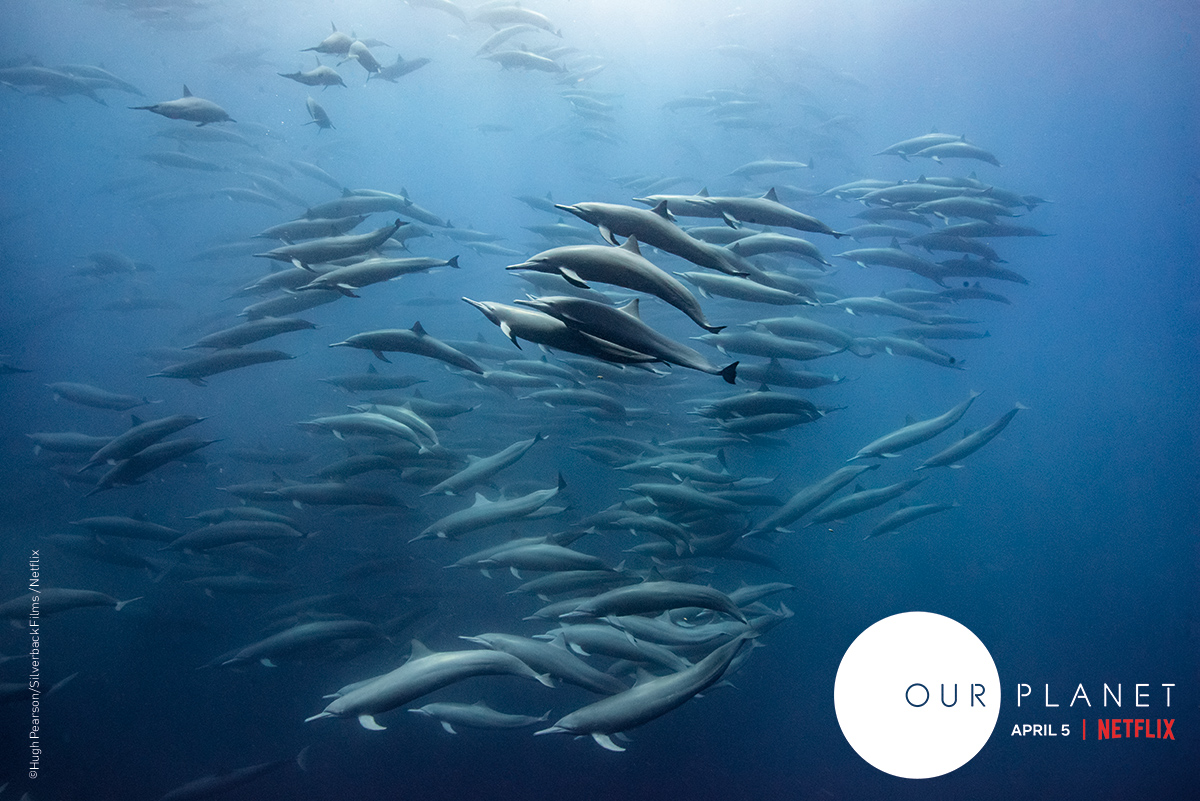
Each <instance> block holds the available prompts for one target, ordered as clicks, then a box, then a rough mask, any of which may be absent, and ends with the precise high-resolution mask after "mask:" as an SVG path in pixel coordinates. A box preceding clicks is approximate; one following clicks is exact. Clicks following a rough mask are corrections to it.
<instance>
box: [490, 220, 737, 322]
mask: <svg viewBox="0 0 1200 801" xmlns="http://www.w3.org/2000/svg"><path fill="white" fill-rule="evenodd" d="M505 269H508V270H536V271H538V272H544V273H550V274H557V275H560V276H562V277H563V278H564V279H566V280H567V282H569V283H571V284H572V285H574V286H577V287H580V288H583V289H588V288H589V287H588V285H587V282H588V281H598V282H600V283H602V284H612V285H614V286H621V287H625V288H626V289H632V290H635V291H637V292H646V293H648V294H651V295H654V296H655V297H657V298H659V299H660V300H663V301H665V302H667V303H669V304H670V305H672V306H674V307H675V308H677V309H679V310H680V311H681V312H683V313H684V314H686V315H687V316H688V317H690V318H691V319H692V321H693V322H695V323H696V325H698V326H700V327H701V328H703V329H704V330H706V331H708V332H709V333H712V334H715V333H717V332H718V331H720V330H721V329H722V328H724V326H715V325H711V324H710V323H709V322H708V320H707V319H706V318H705V316H704V311H703V309H701V308H700V302H699V301H697V300H696V297H695V296H694V295H693V294H692V293H691V292H690V291H688V288H687V287H685V286H684V285H683V284H681V283H680V282H679V281H677V280H676V279H674V278H672V277H671V275H670V274H669V273H667V272H665V271H663V270H661V269H659V268H658V267H656V266H655V265H654V264H653V263H651V262H650V261H649V260H648V259H646V258H645V257H643V256H642V252H641V250H640V249H639V248H638V241H637V237H636V236H630V237H629V238H628V239H626V240H625V244H623V245H621V246H620V247H616V248H611V247H604V246H602V245H569V246H566V247H558V248H551V249H550V250H543V251H542V252H541V253H538V254H537V255H535V256H532V257H531V258H530V259H529V260H528V261H525V262H522V263H521V264H513V265H510V266H508V267H506V268H505Z"/></svg>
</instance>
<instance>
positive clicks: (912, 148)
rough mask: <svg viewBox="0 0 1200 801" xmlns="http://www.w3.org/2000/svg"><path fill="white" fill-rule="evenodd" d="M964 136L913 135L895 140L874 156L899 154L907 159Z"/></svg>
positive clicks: (959, 139)
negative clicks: (901, 139) (902, 139)
mask: <svg viewBox="0 0 1200 801" xmlns="http://www.w3.org/2000/svg"><path fill="white" fill-rule="evenodd" d="M963 141H966V137H964V136H957V135H955V134H944V133H937V132H936V131H935V132H933V133H927V134H924V135H922V136H914V137H913V138H912V139H905V140H904V141H902V142H897V143H896V144H894V145H889V146H888V147H886V148H884V149H883V150H881V151H879V152H878V153H876V154H875V155H876V156H899V157H900V158H902V159H904V160H905V161H908V157H909V156H911V155H914V154H916V153H919V152H921V151H922V150H924V149H925V148H927V147H933V146H934V145H944V144H946V143H947V142H963Z"/></svg>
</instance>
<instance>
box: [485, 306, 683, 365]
mask: <svg viewBox="0 0 1200 801" xmlns="http://www.w3.org/2000/svg"><path fill="white" fill-rule="evenodd" d="M463 300H465V301H466V302H467V303H469V304H471V305H472V306H474V307H475V308H477V309H479V311H481V312H483V315H484V317H487V318H488V320H490V321H491V322H492V323H494V324H496V325H497V326H499V327H500V331H501V333H503V334H504V336H506V337H508V338H509V339H510V340H512V343H513V344H514V345H516V346H517V347H518V348H519V347H521V346H520V344H519V343H518V342H517V340H518V339H524V340H526V341H528V342H534V343H536V344H538V345H543V346H545V347H547V348H556V349H558V350H565V351H567V352H568V353H577V354H579V355H581V356H591V357H592V358H596V359H603V360H604V361H607V362H612V363H614V364H646V363H649V362H657V361H660V360H659V359H658V357H656V356H652V355H648V354H645V353H639V352H638V351H634V350H630V349H629V348H625V347H621V346H619V345H616V344H614V343H612V342H604V341H601V340H598V339H596V338H595V337H589V336H587V335H586V334H583V333H580V332H579V331H576V330H575V329H574V328H571V327H570V326H568V325H567V324H566V323H564V322H563V321H562V320H560V319H558V318H557V317H553V316H551V315H549V314H546V313H545V312H542V311H536V310H534V309H527V308H522V307H520V306H509V305H507V304H504V303H492V302H485V301H478V300H471V299H470V298H463Z"/></svg>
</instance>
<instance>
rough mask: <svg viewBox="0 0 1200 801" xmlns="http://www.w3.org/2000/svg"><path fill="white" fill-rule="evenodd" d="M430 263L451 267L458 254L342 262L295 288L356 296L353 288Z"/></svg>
mask: <svg viewBox="0 0 1200 801" xmlns="http://www.w3.org/2000/svg"><path fill="white" fill-rule="evenodd" d="M434 267H454V268H455V269H457V268H458V256H454V257H452V258H451V259H449V260H446V259H432V258H429V257H426V256H419V257H415V258H409V259H387V258H375V259H367V260H365V261H360V262H357V263H355V264H349V265H346V266H345V267H337V268H335V269H333V270H330V271H329V272H327V273H322V274H321V275H318V276H317V277H316V278H314V279H313V280H311V281H309V282H308V283H307V284H304V285H303V286H300V287H297V288H296V289H297V291H304V290H311V289H334V290H337V291H338V292H341V293H342V294H343V295H345V296H347V297H351V298H356V297H358V295H356V294H354V290H355V289H361V288H362V287H364V286H369V285H371V284H377V283H380V282H382V281H391V280H392V279H394V278H399V277H400V276H402V275H409V274H411V273H416V272H420V271H422V270H430V269H433V268H434Z"/></svg>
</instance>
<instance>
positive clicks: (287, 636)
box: [221, 620, 383, 666]
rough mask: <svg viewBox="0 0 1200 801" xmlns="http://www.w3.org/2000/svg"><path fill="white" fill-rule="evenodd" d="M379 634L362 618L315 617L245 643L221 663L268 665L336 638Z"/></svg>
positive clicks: (374, 636)
mask: <svg viewBox="0 0 1200 801" xmlns="http://www.w3.org/2000/svg"><path fill="white" fill-rule="evenodd" d="M382 636H383V635H382V633H381V632H380V631H379V629H378V628H376V627H375V625H374V624H372V623H365V622H363V621H361V620H318V621H315V622H310V623H299V624H297V625H295V626H292V627H291V628H289V629H286V630H284V631H281V632H278V633H276V634H272V635H271V636H270V637H267V638H265V639H262V640H259V641H258V642H256V643H252V644H250V645H247V646H246V647H245V648H242V649H241V650H240V651H237V652H236V653H235V654H234V655H233V656H231V657H230V658H229V659H227V660H225V661H224V662H222V663H221V664H222V665H223V666H228V665H239V664H245V663H247V662H262V663H263V664H264V665H270V663H271V660H272V659H277V658H279V657H281V656H287V655H289V654H293V653H295V652H297V651H303V650H309V649H312V648H316V647H319V646H322V645H327V644H329V643H333V642H337V641H339V640H371V639H377V638H381V637H382Z"/></svg>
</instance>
